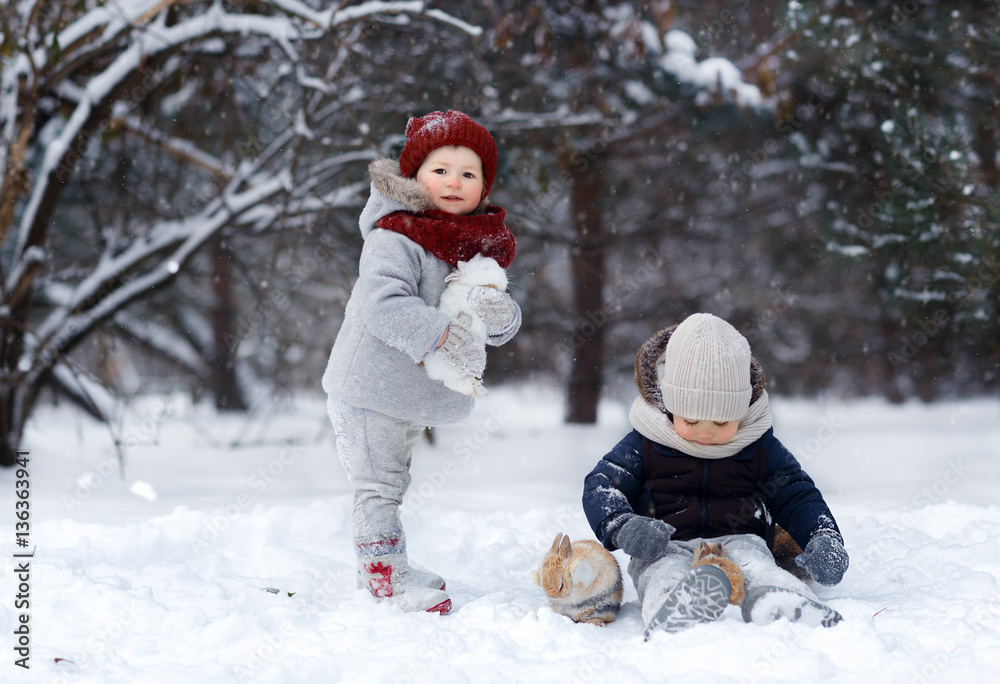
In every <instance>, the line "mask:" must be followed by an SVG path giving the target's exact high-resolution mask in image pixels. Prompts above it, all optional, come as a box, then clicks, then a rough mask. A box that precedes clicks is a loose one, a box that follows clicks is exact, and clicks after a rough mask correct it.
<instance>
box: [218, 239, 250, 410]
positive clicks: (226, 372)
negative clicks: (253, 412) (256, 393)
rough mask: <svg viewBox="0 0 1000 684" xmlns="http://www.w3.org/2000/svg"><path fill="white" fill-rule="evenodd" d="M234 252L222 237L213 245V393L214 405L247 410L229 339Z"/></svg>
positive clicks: (232, 334)
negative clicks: (231, 252)
mask: <svg viewBox="0 0 1000 684" xmlns="http://www.w3.org/2000/svg"><path fill="white" fill-rule="evenodd" d="M231 259H232V255H231V254H230V253H229V250H228V249H227V248H226V247H225V245H224V244H223V242H222V239H221V238H217V239H215V240H214V243H213V246H212V292H213V293H214V294H215V303H214V304H213V306H212V331H213V333H214V336H213V338H214V342H213V347H214V348H213V351H212V359H211V361H210V364H211V368H212V378H211V380H212V388H211V389H212V394H214V395H215V407H216V408H217V409H219V410H220V411H244V410H246V408H247V404H246V401H245V400H244V398H243V392H242V390H241V389H240V385H239V382H237V379H236V364H235V361H236V348H235V346H234V347H233V348H232V349H231V348H230V345H229V344H228V342H229V341H231V340H235V339H237V338H236V297H235V295H234V293H233V283H232V265H231V263H230V260H231Z"/></svg>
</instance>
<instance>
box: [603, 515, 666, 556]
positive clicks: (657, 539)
mask: <svg viewBox="0 0 1000 684" xmlns="http://www.w3.org/2000/svg"><path fill="white" fill-rule="evenodd" d="M676 531H677V530H676V529H675V528H674V526H673V525H669V524H667V523H665V522H663V521H662V520H657V519H656V518H647V517H646V516H644V515H633V516H632V517H630V518H629V519H628V520H627V521H625V524H624V525H622V526H621V527H619V528H618V531H617V532H615V538H614V543H615V546H617V547H618V548H620V549H621V550H622V551H624V552H625V553H627V554H628V555H630V556H632V557H633V558H638V559H640V560H656V559H657V558H660V557H661V556H663V554H665V553H666V552H667V546H669V544H670V535H672V534H673V533H674V532H676Z"/></svg>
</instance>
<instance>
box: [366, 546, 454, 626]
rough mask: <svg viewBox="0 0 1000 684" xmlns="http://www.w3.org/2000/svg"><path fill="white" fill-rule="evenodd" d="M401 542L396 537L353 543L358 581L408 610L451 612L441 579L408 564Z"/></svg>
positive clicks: (379, 595)
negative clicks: (416, 569) (356, 558)
mask: <svg viewBox="0 0 1000 684" xmlns="http://www.w3.org/2000/svg"><path fill="white" fill-rule="evenodd" d="M400 546H402V544H401V543H400V540H399V539H398V538H395V537H392V538H385V539H380V540H377V541H373V542H359V543H357V544H355V551H356V552H357V556H358V584H359V585H360V586H362V587H364V588H365V589H367V590H368V591H369V592H371V594H372V596H374V597H375V598H378V599H385V600H386V601H388V602H389V603H391V604H392V605H395V606H397V607H399V608H400V609H402V610H404V611H406V612H408V613H415V612H420V611H426V612H428V613H439V614H441V615H446V614H447V613H449V612H451V599H450V598H449V597H448V594H447V593H445V592H444V591H443V589H444V580H443V579H441V578H440V577H438V576H437V575H435V574H433V573H429V572H422V571H415V570H413V569H412V568H410V567H409V565H407V562H406V553H405V550H403V549H400V548H399V547H400ZM385 551H389V553H384V552H385ZM399 551H402V552H399Z"/></svg>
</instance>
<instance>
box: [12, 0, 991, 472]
mask: <svg viewBox="0 0 1000 684" xmlns="http://www.w3.org/2000/svg"><path fill="white" fill-rule="evenodd" d="M0 24H2V42H0V56H2V57H0V58H2V62H0V69H2V73H0V239H2V241H3V243H2V251H0V288H2V290H0V298H2V303H0V366H2V367H0V432H2V435H3V439H2V440H0V441H2V445H0V446H2V448H3V452H2V454H0V458H2V460H3V462H4V463H7V464H10V463H11V462H12V458H13V454H14V450H15V449H16V447H17V445H18V443H19V440H20V438H21V435H22V432H23V429H24V427H25V423H26V421H27V420H28V419H29V418H30V417H31V415H32V412H33V411H34V410H35V409H36V408H37V407H38V406H39V405H44V404H45V403H47V402H50V401H52V400H58V401H66V400H69V401H72V402H75V403H77V404H79V405H80V406H82V407H84V408H85V409H86V410H87V411H89V412H90V413H92V414H93V415H95V416H97V417H103V418H107V417H109V416H111V415H113V414H114V412H115V410H116V408H115V407H116V406H120V405H121V403H122V402H128V401H130V400H132V399H133V398H134V397H135V396H136V395H138V394H141V393H144V392H158V393H169V392H176V391H178V390H182V391H185V392H188V393H190V395H191V396H192V398H194V399H199V398H211V399H212V400H213V401H214V403H215V405H216V406H217V407H218V408H220V409H223V410H235V411H244V410H251V411H252V410H266V406H264V407H263V408H262V407H261V405H254V404H253V399H252V397H255V396H256V397H259V396H266V397H268V398H269V399H268V400H273V399H275V398H280V397H282V396H285V395H289V394H292V393H300V392H315V393H319V392H321V390H320V388H319V378H320V375H321V373H322V369H323V367H324V365H325V362H326V358H327V355H328V354H329V350H330V346H331V345H332V342H333V339H334V337H335V336H336V333H337V330H338V329H339V325H340V321H341V315H342V312H343V308H344V305H345V303H346V301H347V298H348V296H349V294H350V289H351V284H352V282H353V279H354V277H355V276H356V272H357V260H358V255H359V253H360V249H361V238H360V234H359V232H358V230H357V216H358V213H359V212H360V210H361V207H362V206H363V204H364V201H365V199H366V197H367V191H368V183H367V180H366V166H367V163H368V162H369V161H370V160H371V159H373V158H375V157H377V156H379V155H390V156H396V155H398V152H399V150H400V149H401V144H402V142H403V139H402V131H403V128H404V125H405V123H406V120H407V118H408V117H410V116H413V115H422V114H424V113H426V112H428V111H431V110H435V109H440V110H446V109H460V110H462V111H464V112H466V113H468V114H470V115H471V116H473V117H474V118H476V119H477V120H479V121H480V122H482V123H483V124H485V125H486V126H487V127H488V128H489V129H490V130H491V131H492V132H493V133H494V136H495V137H496V139H497V142H498V145H499V148H500V169H499V173H498V179H497V182H496V184H495V186H494V193H493V196H492V198H493V201H494V203H496V204H499V205H500V206H503V207H504V208H506V209H507V211H508V214H507V215H508V225H509V226H510V227H511V229H512V230H513V231H514V233H515V235H516V236H517V238H518V256H517V258H516V259H515V261H514V263H513V265H512V267H511V270H510V277H511V281H512V284H513V294H514V297H515V298H516V299H517V300H518V302H519V303H520V305H521V306H522V308H523V310H524V327H523V328H522V331H521V333H520V334H519V335H518V336H517V338H515V340H514V341H513V342H512V343H511V344H509V345H507V346H505V347H503V348H502V349H499V350H493V351H491V354H493V356H491V357H490V359H489V365H488V370H487V374H488V378H487V383H488V384H489V385H497V384H500V383H502V382H503V381H529V380H531V381H537V382H543V383H546V384H550V385H554V386H558V387H561V388H562V389H563V391H564V393H565V397H566V420H567V421H569V422H574V423H589V422H593V421H594V420H595V419H596V411H597V401H598V398H599V397H615V396H625V395H627V394H630V393H631V392H632V391H634V390H630V389H629V386H630V384H631V366H632V361H633V359H634V354H635V350H636V349H637V348H638V346H639V345H640V344H641V343H642V341H644V340H645V339H646V338H647V337H648V336H649V335H650V334H651V333H652V332H654V331H655V330H657V329H659V328H660V327H663V326H665V325H667V324H670V323H674V322H677V321H679V320H681V319H682V318H683V317H684V316H686V315H688V314H690V313H693V312H696V311H710V312H713V313H716V314H718V315H720V316H723V317H725V318H726V319H728V320H729V321H731V322H732V323H733V324H734V325H735V326H736V327H737V328H738V329H740V330H742V331H743V332H744V334H745V335H746V336H747V338H748V339H749V340H750V342H751V345H752V346H753V349H754V353H755V355H756V356H757V358H758V359H759V360H760V362H761V364H762V365H763V367H764V368H765V369H766V370H767V373H768V383H769V388H770V389H771V390H772V391H773V392H774V393H777V394H782V395H792V396H803V395H816V394H820V393H822V394H829V395H832V396H838V397H852V398H853V397H861V396H879V397H887V398H889V399H890V400H892V401H903V400H907V399H914V398H919V399H922V400H925V401H929V400H934V399H941V398H946V397H955V396H970V395H995V394H996V393H997V390H998V388H1000V377H998V373H997V367H998V363H1000V311H998V305H1000V277H998V271H1000V264H998V253H1000V250H998V245H1000V235H998V232H997V227H998V224H1000V207H998V197H1000V168H998V164H1000V150H998V145H1000V133H998V130H997V126H996V122H997V121H998V120H1000V67H998V65H1000V16H998V5H997V3H995V2H982V3H958V2H954V3H950V2H938V1H935V0H906V1H902V2H900V1H898V0H897V1H893V0H878V1H875V2H851V1H838V0H827V1H824V2H808V3H806V2H795V1H791V2H788V1H786V0H782V1H780V2H777V1H771V0H754V1H753V2H751V1H750V0H699V1H698V2H688V1H678V2H671V1H669V0H656V1H652V2H611V1H606V0H592V1H584V0H577V1H571V0H563V1H552V2H514V1H513V0H497V1H495V2H489V3H482V2H468V1H459V0H454V1H451V0H444V1H440V2H433V3H424V2H413V1H407V2H351V3H348V2H344V3H330V2H320V1H318V0H305V1H303V0H258V1H256V2H198V1H188V0H183V1H179V0H119V1H117V2H107V3H98V2H93V1H92V0H82V1H81V0H78V1H74V2H49V1H45V0H40V1H38V2H35V1H31V0H21V1H16V0H0ZM261 389H263V390H264V391H263V392H260V391H256V390H261Z"/></svg>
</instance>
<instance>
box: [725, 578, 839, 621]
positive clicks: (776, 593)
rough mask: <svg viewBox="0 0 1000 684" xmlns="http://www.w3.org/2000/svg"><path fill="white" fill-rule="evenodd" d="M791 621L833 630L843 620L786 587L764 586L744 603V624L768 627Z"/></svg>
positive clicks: (832, 610)
mask: <svg viewBox="0 0 1000 684" xmlns="http://www.w3.org/2000/svg"><path fill="white" fill-rule="evenodd" d="M781 618H787V619H788V620H790V621H791V622H801V623H804V624H807V625H810V626H812V627H819V626H820V625H822V626H823V627H833V626H834V625H835V624H837V623H838V622H840V621H841V620H843V619H844V618H843V616H842V615H841V614H840V613H838V612H837V611H835V610H834V609H833V608H830V607H829V606H824V605H823V604H822V603H820V602H819V601H814V600H812V599H811V598H809V597H808V596H804V595H802V594H800V593H798V592H797V591H792V590H791V589H784V588H782V587H772V586H763V587H757V588H756V589H753V590H752V591H751V592H750V593H748V594H747V597H746V599H745V600H744V601H743V620H744V621H745V622H752V623H754V624H755V625H767V624H770V623H772V622H774V621H775V620H780V619H781Z"/></svg>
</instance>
